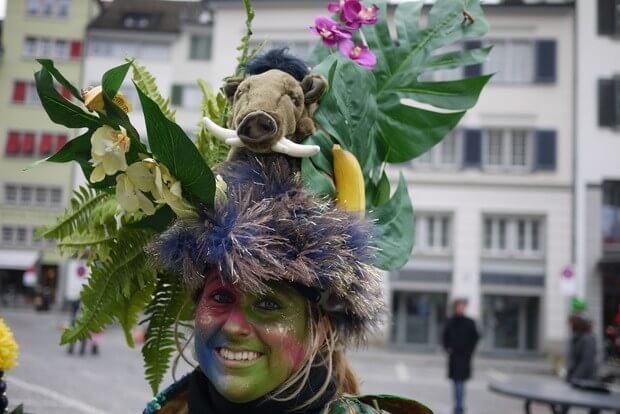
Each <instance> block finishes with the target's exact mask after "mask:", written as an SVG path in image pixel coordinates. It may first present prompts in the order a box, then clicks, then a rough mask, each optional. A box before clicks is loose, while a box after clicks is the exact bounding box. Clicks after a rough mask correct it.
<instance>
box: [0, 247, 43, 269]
mask: <svg viewBox="0 0 620 414" xmlns="http://www.w3.org/2000/svg"><path fill="white" fill-rule="evenodd" d="M39 256H40V253H39V251H37V250H7V249H0V269H10V270H26V269H28V268H29V267H31V266H34V265H35V264H36V262H37V261H38V260H39Z"/></svg>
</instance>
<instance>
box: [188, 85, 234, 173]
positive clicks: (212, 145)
mask: <svg viewBox="0 0 620 414" xmlns="http://www.w3.org/2000/svg"><path fill="white" fill-rule="evenodd" d="M198 86H199V87H200V90H201V91H202V106H201V112H202V116H203V117H205V116H206V117H208V118H209V119H211V120H212V121H213V122H215V123H216V124H218V125H220V126H226V119H225V118H226V114H227V113H228V107H229V103H228V100H227V99H226V97H225V96H224V94H223V93H222V92H219V93H217V94H215V93H213V91H211V89H210V88H209V86H208V85H207V83H206V82H205V81H203V80H202V79H198ZM198 125H199V127H200V131H199V132H198V139H197V141H196V147H198V151H200V154H201V155H202V157H203V158H204V159H205V161H206V163H207V165H208V166H209V167H213V166H214V165H216V164H219V163H220V162H222V161H224V160H226V157H227V156H228V152H229V150H230V147H229V146H228V145H226V144H224V143H223V142H222V141H220V140H219V139H217V138H216V137H215V136H213V134H211V133H210V132H209V130H207V128H206V127H205V125H204V122H202V120H201V121H200V122H199V124H198Z"/></svg>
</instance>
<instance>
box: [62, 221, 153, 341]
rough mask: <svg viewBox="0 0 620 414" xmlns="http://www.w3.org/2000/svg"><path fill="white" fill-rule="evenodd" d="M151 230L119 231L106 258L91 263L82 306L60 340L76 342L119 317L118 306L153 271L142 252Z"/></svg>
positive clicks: (151, 274)
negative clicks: (70, 326) (75, 319)
mask: <svg viewBox="0 0 620 414" xmlns="http://www.w3.org/2000/svg"><path fill="white" fill-rule="evenodd" d="M152 234H153V233H152V232H150V231H136V230H126V231H123V232H121V233H119V235H118V237H117V239H116V242H115V246H114V249H112V250H111V251H110V255H109V259H108V261H105V262H97V263H95V264H94V265H93V267H92V272H91V276H90V278H89V280H88V284H87V285H86V286H85V287H84V289H83V290H82V294H81V296H80V299H81V301H82V305H83V310H82V313H81V314H80V316H79V318H78V320H77V321H76V323H75V325H74V326H73V327H72V328H69V329H67V330H65V332H64V333H63V335H62V339H61V344H66V343H68V342H75V341H78V340H80V339H84V338H87V337H88V334H89V333H91V332H98V331H101V330H102V329H104V328H105V327H106V326H107V325H109V324H110V323H112V322H113V321H114V318H115V317H118V313H119V306H118V303H119V302H122V301H123V300H124V299H125V298H130V297H131V295H132V294H133V292H135V289H136V286H137V288H140V286H145V285H146V284H147V281H148V280H150V279H152V278H153V277H154V274H155V271H154V269H153V267H152V266H151V265H150V263H149V260H148V257H147V255H146V253H145V252H144V248H145V246H146V245H147V244H148V243H149V242H150V240H151V238H152Z"/></svg>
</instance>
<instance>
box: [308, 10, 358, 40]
mask: <svg viewBox="0 0 620 414" xmlns="http://www.w3.org/2000/svg"><path fill="white" fill-rule="evenodd" d="M310 29H311V30H312V31H313V32H315V33H316V34H318V35H319V36H321V40H323V43H324V44H325V46H327V47H332V46H336V45H338V44H340V43H341V42H343V41H344V40H348V39H351V33H350V32H349V31H347V29H346V28H343V27H342V26H340V25H339V24H338V23H337V22H335V21H333V20H332V19H330V18H329V17H325V16H319V17H317V18H316V19H315V20H314V26H311V27H310Z"/></svg>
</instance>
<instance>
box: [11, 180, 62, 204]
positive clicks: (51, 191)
mask: <svg viewBox="0 0 620 414" xmlns="http://www.w3.org/2000/svg"><path fill="white" fill-rule="evenodd" d="M62 201H63V200H62V188H60V187H45V186H36V187H33V186H31V185H17V184H5V185H4V203H5V204H6V205H9V206H24V207H29V206H34V207H52V208H58V207H62V204H63V203H62Z"/></svg>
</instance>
